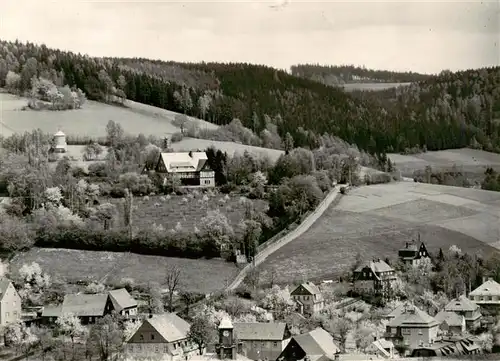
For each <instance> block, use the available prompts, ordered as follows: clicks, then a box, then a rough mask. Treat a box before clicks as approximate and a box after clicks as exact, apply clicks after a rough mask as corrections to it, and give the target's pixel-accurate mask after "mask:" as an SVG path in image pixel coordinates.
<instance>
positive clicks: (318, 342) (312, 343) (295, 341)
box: [277, 327, 340, 361]
mask: <svg viewBox="0 0 500 361" xmlns="http://www.w3.org/2000/svg"><path fill="white" fill-rule="evenodd" d="M338 353H340V349H339V348H338V346H337V345H335V343H334V340H333V337H332V336H331V335H330V334H329V333H328V332H327V331H325V330H324V329H322V328H321V327H318V328H316V329H314V330H312V331H310V332H308V333H304V334H302V335H297V336H293V337H292V339H291V340H290V342H289V343H288V345H287V346H286V347H285V349H284V350H283V352H281V354H280V355H279V356H278V358H277V361H298V360H302V359H304V358H305V357H307V358H308V359H309V360H310V361H320V360H321V361H322V360H328V359H330V360H333V359H335V355H336V354H338Z"/></svg>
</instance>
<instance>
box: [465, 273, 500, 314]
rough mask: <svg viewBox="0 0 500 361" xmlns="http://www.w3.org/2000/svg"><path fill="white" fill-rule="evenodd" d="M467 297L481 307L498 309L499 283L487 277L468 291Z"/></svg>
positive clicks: (499, 304)
mask: <svg viewBox="0 0 500 361" xmlns="http://www.w3.org/2000/svg"><path fill="white" fill-rule="evenodd" d="M469 299H470V300H471V301H472V302H474V303H475V304H476V305H478V306H480V307H481V309H485V310H492V311H493V310H498V309H499V308H500V284H498V283H497V282H496V281H495V280H494V279H493V278H488V279H487V280H486V281H485V282H484V283H483V284H482V285H481V286H479V287H478V288H476V289H475V290H474V291H472V292H471V293H469Z"/></svg>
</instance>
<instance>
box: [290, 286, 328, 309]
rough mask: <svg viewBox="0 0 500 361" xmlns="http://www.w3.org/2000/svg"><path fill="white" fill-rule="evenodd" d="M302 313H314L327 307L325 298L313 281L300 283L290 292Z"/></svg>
mask: <svg viewBox="0 0 500 361" xmlns="http://www.w3.org/2000/svg"><path fill="white" fill-rule="evenodd" d="M290 295H291V297H292V299H293V300H294V301H295V302H296V303H297V307H298V311H299V312H300V313H301V314H306V315H312V314H314V313H316V312H320V311H321V310H323V308H324V307H325V300H324V298H323V294H322V293H321V291H320V289H319V288H318V286H316V285H315V284H314V283H312V282H305V283H302V284H301V285H299V286H298V287H297V288H295V289H294V290H293V291H292V292H291V293H290Z"/></svg>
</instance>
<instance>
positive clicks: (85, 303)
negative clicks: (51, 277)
mask: <svg viewBox="0 0 500 361" xmlns="http://www.w3.org/2000/svg"><path fill="white" fill-rule="evenodd" d="M112 312H118V313H119V314H120V315H122V316H125V317H127V316H134V315H137V301H135V300H134V299H133V298H132V296H130V294H129V293H128V291H127V290H126V289H125V288H121V289H116V290H112V291H109V292H108V293H103V294H99V293H98V294H80V293H79V294H70V295H65V296H64V300H63V303H62V304H61V305H49V306H45V307H43V310H42V312H41V318H40V321H41V323H42V324H51V323H53V322H55V320H56V319H57V318H58V317H59V316H61V315H63V314H66V313H72V314H74V315H75V316H78V317H79V318H80V320H81V322H82V324H84V325H85V324H91V323H95V322H96V321H97V320H98V319H99V318H101V317H104V316H105V315H108V314H110V313H112Z"/></svg>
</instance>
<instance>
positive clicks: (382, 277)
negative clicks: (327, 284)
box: [353, 259, 397, 294]
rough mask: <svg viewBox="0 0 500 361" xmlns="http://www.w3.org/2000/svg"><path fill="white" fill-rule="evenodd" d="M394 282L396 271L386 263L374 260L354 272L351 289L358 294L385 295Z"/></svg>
mask: <svg viewBox="0 0 500 361" xmlns="http://www.w3.org/2000/svg"><path fill="white" fill-rule="evenodd" d="M396 281H397V276H396V271H395V270H394V269H393V268H392V267H391V266H389V265H388V264H387V263H386V262H384V261H382V260H380V259H375V260H373V261H371V262H369V263H367V264H365V265H362V266H360V267H358V268H357V269H356V270H355V271H354V279H353V288H354V291H355V292H359V293H376V294H385V293H387V292H389V291H390V290H391V289H392V287H393V286H394V283H395V282H396Z"/></svg>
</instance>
